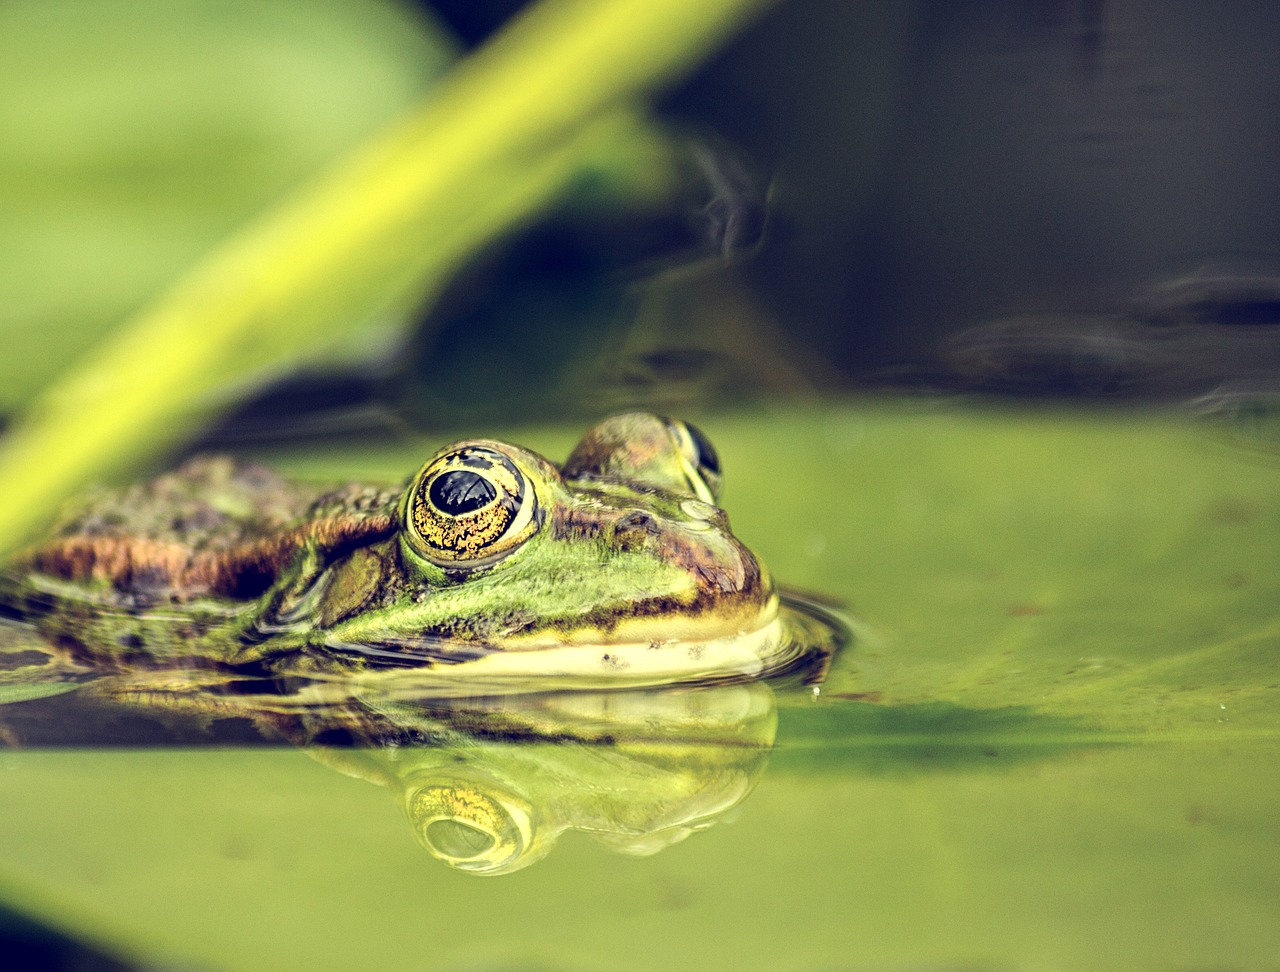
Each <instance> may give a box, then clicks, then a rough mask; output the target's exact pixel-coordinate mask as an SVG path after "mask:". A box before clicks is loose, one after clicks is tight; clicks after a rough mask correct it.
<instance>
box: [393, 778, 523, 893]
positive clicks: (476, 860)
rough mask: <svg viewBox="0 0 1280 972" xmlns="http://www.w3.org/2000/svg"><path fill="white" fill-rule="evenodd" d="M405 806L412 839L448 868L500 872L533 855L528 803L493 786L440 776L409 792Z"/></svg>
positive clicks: (511, 869)
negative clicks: (448, 779) (440, 780)
mask: <svg viewBox="0 0 1280 972" xmlns="http://www.w3.org/2000/svg"><path fill="white" fill-rule="evenodd" d="M405 809H406V810H407V811H408V814H409V819H410V820H411V821H412V822H413V824H414V829H415V831H416V833H417V835H418V840H419V841H421V843H422V845H423V846H424V847H425V848H426V849H427V850H428V851H430V852H431V853H432V854H433V855H434V856H435V857H437V858H439V859H440V860H442V861H444V862H445V863H446V864H448V865H449V866H450V867H455V868H458V869H459V870H462V871H471V872H472V873H475V874H502V873H505V872H507V871H514V870H518V869H519V868H520V867H523V866H524V865H525V864H529V863H532V861H533V860H534V859H536V855H531V853H530V852H531V851H532V850H533V840H534V832H533V820H532V817H531V815H530V812H529V808H528V806H526V805H525V804H524V803H523V802H522V801H520V800H517V799H516V798H514V797H511V796H509V795H506V794H503V793H501V792H499V791H497V790H496V789H494V788H485V789H481V788H479V787H477V786H475V785H472V784H469V783H463V782H460V781H459V782H443V781H442V782H439V783H434V784H430V785H427V786H424V787H422V788H421V789H419V790H417V791H415V792H413V793H411V794H410V795H409V799H408V801H407V803H406V806H405Z"/></svg>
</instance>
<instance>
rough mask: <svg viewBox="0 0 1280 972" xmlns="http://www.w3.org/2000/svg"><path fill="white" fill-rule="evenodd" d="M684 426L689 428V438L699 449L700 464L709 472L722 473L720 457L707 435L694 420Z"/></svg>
mask: <svg viewBox="0 0 1280 972" xmlns="http://www.w3.org/2000/svg"><path fill="white" fill-rule="evenodd" d="M684 427H685V428H686V429H688V430H689V438H690V439H692V440H693V445H694V448H695V449H697V450H698V465H699V466H701V467H702V468H703V469H706V470H707V471H708V472H711V473H714V474H715V475H717V476H718V475H720V457H719V456H717V455H716V450H715V448H714V447H713V446H712V445H711V443H710V442H709V441H708V439H707V437H706V435H705V434H704V433H703V431H702V430H701V429H700V428H698V427H697V426H696V425H694V424H693V423H692V422H685V423H684Z"/></svg>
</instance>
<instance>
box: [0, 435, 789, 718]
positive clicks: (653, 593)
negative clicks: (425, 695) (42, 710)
mask: <svg viewBox="0 0 1280 972" xmlns="http://www.w3.org/2000/svg"><path fill="white" fill-rule="evenodd" d="M720 483H721V474H720V467H719V462H718V460H717V458H716V454H715V452H714V450H713V449H712V447H711V445H710V444H709V443H708V442H707V440H706V438H705V437H704V436H703V435H702V433H701V432H699V431H698V430H697V429H696V428H695V427H693V426H692V425H689V424H686V423H683V422H679V421H674V420H670V419H663V418H659V417H657V416H653V415H648V414H642V413H635V414H627V415H619V416H615V417H613V418H610V419H606V420H605V421H603V422H600V423H599V424H597V425H596V426H594V427H593V428H591V429H590V430H589V431H588V432H587V434H586V435H585V436H584V437H583V439H582V440H581V442H579V443H578V445H577V447H576V448H575V449H574V450H573V452H572V454H571V455H570V456H569V458H568V460H567V461H566V463H565V464H564V466H563V467H562V468H561V469H557V468H556V467H555V466H554V465H553V464H551V463H550V462H548V461H547V460H546V459H544V458H542V457H541V456H539V455H536V454H535V453H533V452H530V451H528V450H526V449H522V448H519V447H517V446H512V445H507V444H505V443H502V442H496V441H492V440H488V439H477V440H472V441H464V442H458V443H455V444H453V445H450V446H447V447H446V448H444V449H442V450H441V451H440V452H438V453H437V454H436V455H435V456H433V457H432V458H431V459H430V460H428V461H427V463H426V464H425V465H424V466H423V467H422V468H421V470H420V471H419V472H418V473H417V474H416V475H415V476H414V477H413V478H412V479H411V480H410V481H409V483H408V486H407V488H403V489H383V488H376V487H367V486H355V485H352V486H347V487H344V488H342V489H339V490H337V491H332V492H321V491H319V490H308V489H306V488H304V487H301V486H298V485H296V484H291V483H289V482H287V481H285V480H283V479H282V478H280V477H277V476H276V475H274V474H273V473H270V472H269V471H267V470H265V469H263V468H261V467H257V466H248V465H241V464H236V463H234V462H232V461H231V460H229V459H224V458H217V457H215V458H203V459H196V460H193V461H191V462H189V463H187V464H186V465H185V466H184V467H182V468H180V469H179V470H177V471H176V472H173V473H169V474H167V475H165V476H161V477H159V478H158V479H155V480H152V481H150V482H147V483H144V484H140V485H137V486H134V487H131V488H129V489H126V490H124V491H122V492H119V493H111V494H101V495H98V496H96V497H90V498H89V499H87V500H85V501H84V502H82V504H81V505H80V506H79V507H78V508H76V509H73V510H72V511H70V512H69V513H68V514H67V515H66V516H65V517H64V519H63V522H62V523H61V525H60V526H59V527H58V529H57V531H56V533H55V536H54V537H53V538H52V539H50V540H48V541H47V542H45V543H43V544H41V545H39V546H37V547H35V548H34V549H32V550H31V551H29V552H28V553H27V554H26V555H25V556H24V557H22V558H20V560H19V561H18V562H17V563H16V564H14V565H12V566H11V568H10V571H9V573H8V574H7V575H6V578H5V581H4V585H3V588H2V589H0V598H2V599H3V603H4V604H5V605H6V606H7V607H8V608H9V611H10V612H11V613H13V614H15V615H17V616H19V617H21V618H22V619H24V620H25V621H28V622H29V623H31V624H33V625H34V626H35V628H36V630H37V631H38V632H39V634H40V635H41V636H42V637H43V639H44V640H45V641H47V642H48V643H49V644H50V645H52V646H53V648H54V657H55V659H56V661H57V662H58V664H60V665H63V666H73V667H74V666H79V667H83V668H88V669H90V670H93V671H97V672H104V671H105V672H122V671H135V672H136V671H139V670H156V669H163V668H186V669H189V668H191V667H203V668H212V669H217V670H221V671H235V672H239V673H250V674H256V675H263V674H272V675H281V674H287V675H303V676H308V677H310V678H313V679H323V678H334V677H336V678H351V677H364V678H378V677H383V676H384V675H386V674H388V673H390V674H391V675H393V676H402V675H403V674H404V673H405V672H406V671H407V672H410V673H412V676H413V677H415V678H416V679H417V680H418V682H417V684H419V686H420V687H421V688H422V689H423V690H424V691H425V690H430V691H433V692H444V693H446V694H448V693H450V692H453V693H458V692H462V693H470V694H474V693H475V692H476V691H477V690H478V689H480V688H485V689H486V690H487V689H494V690H510V689H512V688H513V687H518V688H522V689H524V690H529V689H530V688H537V689H546V688H555V689H560V688H596V687H604V688H613V687H621V686H628V687H634V686H643V685H663V684H672V683H678V682H705V681H713V680H717V679H723V678H742V677H744V676H746V677H752V676H760V675H767V674H770V673H772V672H775V671H778V670H781V669H785V668H787V667H789V666H792V665H794V664H795V663H796V662H797V660H798V659H800V658H801V657H802V656H805V655H806V654H807V653H808V652H809V650H810V648H811V645H808V644H806V643H805V635H806V631H807V628H808V627H809V619H805V618H802V617H800V616H799V614H797V612H795V611H793V610H792V608H791V607H789V606H786V605H781V606H780V602H779V598H778V595H777V593H776V592H775V590H774V587H773V584H772V582H771V580H770V577H769V575H768V573H767V571H766V570H765V569H764V567H763V566H762V565H761V564H760V562H759V561H758V560H757V559H756V558H755V556H754V555H753V554H752V553H751V552H750V551H749V550H748V549H747V548H746V547H745V546H744V545H743V544H742V543H741V542H740V541H738V540H737V539H736V538H735V537H734V536H733V534H732V533H730V531H729V527H728V521H727V518H726V516H725V514H724V513H723V511H721V510H720V509H719V508H718V507H717V506H716V505H715V503H716V500H717V498H718V496H719V491H720ZM10 675H11V676H13V675H14V673H10Z"/></svg>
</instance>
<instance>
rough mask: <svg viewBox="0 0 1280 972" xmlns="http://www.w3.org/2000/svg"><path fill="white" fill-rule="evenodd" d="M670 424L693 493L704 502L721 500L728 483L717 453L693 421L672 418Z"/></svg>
mask: <svg viewBox="0 0 1280 972" xmlns="http://www.w3.org/2000/svg"><path fill="white" fill-rule="evenodd" d="M666 423H667V429H668V430H669V431H670V432H671V438H672V439H674V440H675V444H676V452H677V454H678V455H679V456H680V465H681V468H682V469H683V470H684V474H685V477H686V478H687V479H688V480H689V486H690V487H691V488H692V489H693V494H694V495H695V496H697V497H698V499H700V500H702V501H703V502H704V503H714V502H715V501H716V500H717V499H719V498H720V488H721V486H722V485H723V483H724V477H723V475H722V474H721V472H720V457H719V456H717V455H716V450H715V449H714V448H713V447H712V445H711V443H710V442H709V441H708V439H707V437H706V436H705V435H703V433H702V430H701V429H699V428H698V427H697V426H696V425H694V424H693V423H692V422H682V421H680V420H679V419H671V418H669V419H667V420H666Z"/></svg>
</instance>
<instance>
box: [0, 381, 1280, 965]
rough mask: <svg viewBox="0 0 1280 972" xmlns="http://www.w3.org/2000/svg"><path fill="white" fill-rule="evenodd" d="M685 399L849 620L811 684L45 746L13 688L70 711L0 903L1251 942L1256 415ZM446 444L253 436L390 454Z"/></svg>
mask: <svg viewBox="0 0 1280 972" xmlns="http://www.w3.org/2000/svg"><path fill="white" fill-rule="evenodd" d="M693 417H694V418H695V419H696V420H697V421H698V422H699V424H700V425H701V426H702V427H703V428H704V429H705V430H706V431H707V432H708V433H709V434H710V435H711V436H712V437H713V438H714V440H715V442H716V445H717V447H718V449H719V451H720V453H721V456H722V459H723V461H724V465H725V467H726V495H725V500H724V505H725V507H726V509H727V510H728V511H729V513H730V515H731V518H732V520H733V524H734V528H735V532H736V533H737V534H738V535H739V536H740V537H742V538H743V539H744V540H745V541H746V542H747V543H748V544H749V545H750V546H751V547H752V548H753V549H754V550H756V551H757V552H758V553H759V554H760V555H761V556H762V557H763V559H764V560H765V561H766V562H767V563H768V564H769V566H770V567H771V569H772V570H773V572H774V574H775V576H776V577H777V578H779V579H780V580H781V581H783V582H785V583H787V584H789V585H793V586H795V587H796V588H799V589H803V590H811V591H815V592H820V593H822V594H823V595H827V596H831V597H834V598H837V599H839V600H842V601H844V602H845V603H846V604H847V606H848V609H849V611H850V612H851V614H852V616H853V617H854V619H855V622H854V624H855V629H856V630H855V639H854V641H853V643H852V644H851V645H849V646H848V647H847V648H846V649H845V650H844V651H843V652H842V653H841V654H840V655H839V656H838V657H837V659H836V660H835V663H834V665H833V667H832V669H831V671H830V673H829V674H828V676H827V678H826V680H825V682H824V683H823V684H822V685H821V686H820V690H819V691H818V692H816V693H815V691H814V690H813V688H812V687H811V686H808V685H805V684H802V682H801V681H800V680H799V679H795V678H793V679H790V680H787V681H784V682H780V683H777V684H774V685H769V684H760V683H746V684H742V685H731V686H723V687H719V688H716V687H712V688H704V689H682V690H668V691H655V692H643V693H642V692H632V693H622V694H615V695H612V696H611V695H610V694H609V693H584V694H580V695H578V696H574V697H572V698H569V699H564V698H561V699H556V698H554V697H544V698H542V699H540V700H535V701H530V700H523V701H522V700H512V699H507V700H496V701H492V700H491V701H490V702H486V703H480V702H473V703H472V705H473V708H472V710H471V711H470V714H469V715H468V716H467V718H466V719H465V720H464V719H461V718H460V717H459V716H458V713H457V709H456V708H455V709H453V710H450V711H449V712H447V713H442V712H441V711H440V710H438V709H436V710H432V709H430V707H424V706H422V705H419V704H416V703H415V702H414V701H413V700H406V699H397V698H374V699H369V698H365V699H363V700H361V701H362V704H363V705H365V706H366V708H373V709H376V710H377V711H378V712H379V713H380V715H381V716H382V717H385V718H386V719H388V720H391V721H392V722H394V723H395V724H397V725H400V726H402V727H408V728H407V729H406V731H405V732H403V733H402V734H401V735H400V736H399V737H398V738H396V739H395V741H394V742H395V744H394V745H392V746H389V747H388V746H376V747H371V746H367V745H362V744H361V739H360V738H359V733H358V732H357V733H349V734H348V736H347V737H344V738H343V739H336V738H334V737H332V736H320V735H317V734H316V733H314V732H310V734H309V728H308V726H306V725H305V724H304V723H305V720H303V721H302V722H299V721H298V720H297V718H296V717H294V716H290V717H289V718H288V719H287V720H286V719H284V718H283V717H281V718H278V719H277V722H276V725H277V728H280V727H281V726H284V727H285V728H284V730H282V732H281V734H282V735H283V736H284V737H285V738H286V739H288V740H289V741H288V742H276V743H271V742H266V741H264V740H263V738H262V737H261V736H260V735H259V734H256V733H254V732H251V731H249V730H248V729H247V728H246V726H248V725H249V723H250V722H251V721H252V720H247V721H246V720H245V719H244V718H239V719H238V720H237V718H228V719H226V720H224V721H223V722H222V723H220V728H217V729H216V730H209V724H208V723H209V720H204V722H203V723H201V721H200V720H198V719H197V720H196V724H195V725H194V727H193V724H192V723H191V722H190V721H189V720H188V721H186V722H184V721H183V719H182V717H181V714H180V713H178V712H174V711H168V712H161V713H158V714H156V715H155V716H154V718H152V719H151V720H150V722H149V723H148V725H151V726H152V727H153V729H148V730H147V731H149V732H152V736H151V737H150V738H151V739H152V741H153V743H154V744H151V745H145V746H144V745H130V746H122V745H119V741H120V740H121V739H123V738H126V737H127V735H128V733H130V732H134V733H136V732H137V731H138V730H137V727H136V726H130V725H123V724H115V725H113V726H107V727H104V728H103V729H102V730H101V734H100V735H99V736H98V737H97V738H96V740H94V741H93V742H92V744H86V741H85V740H84V739H83V738H81V739H79V740H78V741H77V742H74V743H71V742H68V741H66V740H72V739H74V738H75V733H74V732H72V731H71V730H69V729H68V730H66V732H65V733H64V735H63V736H62V739H63V740H64V741H62V742H59V733H60V732H63V729H64V728H65V727H67V726H72V727H74V725H75V720H77V719H78V718H81V717H83V712H84V710H83V709H79V708H77V706H78V704H79V703H77V701H76V697H75V695H74V694H72V695H63V696H59V697H58V698H57V699H50V700H32V701H27V702H17V703H13V704H11V705H9V706H6V707H5V708H4V709H3V710H0V725H3V726H4V727H5V731H6V733H7V734H8V737H9V738H8V741H10V742H21V741H22V737H23V736H24V735H26V736H27V737H28V738H35V737H36V736H38V735H39V733H35V732H34V729H33V725H34V723H33V721H32V720H33V719H35V720H38V719H40V718H49V719H54V718H56V719H58V720H61V721H60V722H59V723H58V725H57V726H46V731H45V737H46V738H45V744H43V745H40V746H35V747H26V748H24V747H21V746H19V747H16V748H9V749H7V750H6V751H4V752H3V753H0V780H3V783H2V784H0V820H3V821H4V826H5V827H6V829H7V834H8V839H7V840H6V841H5V846H4V850H3V851H2V852H0V900H2V901H3V903H4V905H6V906H7V907H9V908H10V909H12V910H14V911H16V912H19V913H21V914H23V915H27V916H30V917H31V918H34V919H36V920H38V921H40V922H42V923H44V924H46V925H48V926H50V927H52V928H56V929H59V930H61V931H64V932H66V933H68V934H70V935H73V936H75V937H77V938H80V939H82V940H84V941H86V942H89V943H91V944H93V945H94V946H96V947H98V948H100V949H102V950H104V951H107V952H109V953H111V954H114V955H117V956H120V957H121V958H123V959H125V960H126V961H131V962H136V963H139V964H149V965H177V966H181V967H187V968H209V969H259V968H262V969H266V968H286V967H299V966H309V967H313V968H352V967H388V968H392V967H393V968H403V967H409V968H424V969H427V968H441V969H511V968H522V969H524V968H534V969H536V968H547V969H599V968H620V969H647V968H658V967H674V968H694V967H696V968H706V969H719V968H723V969H741V968H773V969H797V970H800V969H876V970H882V969H912V970H921V969H926V970H933V969H938V970H943V969H947V970H954V969H982V970H988V969H989V970H1022V969H1026V970H1040V969H1044V970H1052V969H1074V968H1094V969H1185V970H1199V969H1215V970H1216V969H1274V968H1278V967H1280V921H1277V916H1278V915H1280V817H1278V816H1277V814H1276V813H1275V808H1276V806H1277V805H1278V802H1280V706H1278V705H1277V702H1278V701H1280V621H1277V616H1276V605H1277V603H1280V598H1278V597H1277V595H1280V468H1278V467H1277V461H1276V458H1275V456H1274V454H1273V452H1272V451H1271V448H1270V446H1269V445H1268V444H1267V443H1266V442H1261V443H1259V442H1258V441H1256V440H1245V441H1242V440H1241V439H1240V438H1239V437H1235V436H1231V435H1224V434H1223V433H1224V431H1230V430H1224V428H1223V427H1221V426H1219V425H1212V424H1205V423H1203V422H1199V421H1194V420H1192V419H1191V418H1189V417H1186V416H1184V415H1181V414H1173V413H1164V412H1147V411H1142V410H1136V409H1129V410H1120V411H1100V410H1067V409H1062V408H1049V407H1043V408H1035V409H1029V408H1022V409H1017V410H1008V409H1005V410H996V409H991V408H982V407H975V406H973V405H965V406H957V405H956V404H954V403H947V402H941V401H939V402H923V403H922V402H904V401H899V400H888V401H883V400H871V401H847V402H846V401H838V402H828V403H823V404H821V405H807V406H804V407H799V406H787V407H774V408H768V409H759V410H757V411H754V412H745V411H744V412H736V413H729V414H720V415H714V414H713V415H709V416H693ZM466 431H467V432H475V431H477V430H474V429H468V430H466ZM484 431H485V432H486V433H488V432H492V433H494V434H497V435H499V436H501V437H503V438H508V439H511V440H513V441H519V442H522V443H523V444H526V445H529V446H530V447H533V448H535V449H538V450H539V451H542V452H545V453H546V454H548V455H551V456H553V457H559V456H562V455H563V454H564V452H565V451H566V450H567V448H568V447H569V445H570V444H571V443H572V441H573V440H574V439H575V438H576V434H577V432H578V431H579V430H577V429H569V428H567V427H566V428H554V429H517V430H510V429H497V430H484ZM442 438H446V437H442ZM436 444H437V443H432V444H430V445H429V446H426V445H414V444H403V445H397V446H395V447H387V448H381V447H376V446H371V445H370V446H364V447H361V448H360V449H346V450H344V451H341V452H337V451H335V452H332V453H328V454H318V453H314V452H312V453H306V454H304V453H301V452H299V453H296V454H276V455H274V456H272V457H271V458H272V459H273V461H275V463H276V464H277V465H279V466H280V467H281V468H283V469H285V470H287V471H292V472H294V473H297V474H300V475H305V476H313V477H333V478H345V477H350V476H367V477H368V478H371V479H385V478H393V479H394V478H400V477H402V476H403V475H404V474H405V472H406V471H407V470H411V469H412V468H415V467H416V465H417V464H418V463H419V462H420V457H421V455H422V453H423V451H425V450H429V449H434V447H435V445H436ZM39 706H44V707H45V708H43V709H39V708H37V707H39ZM40 712H45V713H52V715H48V716H42V715H38V714H37V715H33V713H40ZM78 713H79V714H78ZM495 713H497V715H495ZM495 718H497V719H500V720H502V725H503V726H505V727H506V730H510V729H511V728H512V726H523V727H525V729H526V730H528V731H525V732H523V733H520V732H511V731H504V732H491V731H486V727H492V726H493V725H494V722H493V720H494V719H495ZM155 726H158V727H159V728H154V727H155ZM59 727H62V728H59ZM310 729H314V726H312V727H310ZM153 730H154V731H153ZM210 732H212V735H210ZM202 733H204V736H202ZM210 740H212V741H213V742H215V743H216V744H215V745H210V744H208V743H209V741H210ZM322 744H327V745H322ZM442 808H444V809H447V810H449V812H448V813H446V812H444V810H442ZM464 814H470V817H466V818H465V819H469V820H471V821H473V823H474V822H476V821H480V820H488V821H490V823H491V824H492V826H491V827H490V829H489V830H487V831H486V830H484V828H483V827H480V826H479V825H476V826H472V827H470V828H469V829H468V827H466V826H458V825H457V822H458V820H459V819H462V818H463V816H464ZM486 814H488V816H485V815H486ZM450 821H452V822H450ZM494 821H497V823H493V822H494ZM503 828H505V829H503ZM424 834H425V835H426V836H425V837H424ZM504 841H505V842H506V843H503V842H504ZM509 848H514V850H509ZM521 848H524V851H523V852H522V851H521ZM521 853H524V854H525V856H524V857H523V858H521V857H520V854H521ZM504 854H505V855H506V856H503V855H504ZM486 855H487V857H486ZM512 855H515V856H514V857H513V856H512ZM451 856H452V860H450V857H451ZM516 858H520V859H519V860H518V862H517V863H518V864H519V865H520V866H507V865H506V864H502V863H499V864H498V865H496V866H494V867H492V868H490V869H489V873H488V874H486V875H477V874H475V873H468V871H467V868H465V867H459V866H458V864H459V861H466V860H471V861H475V860H480V859H492V860H499V861H500V862H511V861H513V860H515V859H516ZM451 863H452V865H454V866H450V864H451ZM476 869H479V870H484V868H472V870H476Z"/></svg>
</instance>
